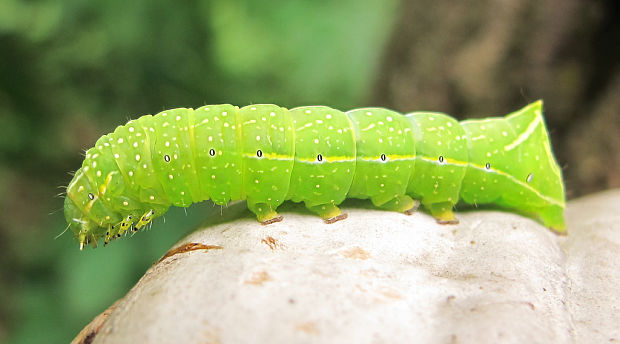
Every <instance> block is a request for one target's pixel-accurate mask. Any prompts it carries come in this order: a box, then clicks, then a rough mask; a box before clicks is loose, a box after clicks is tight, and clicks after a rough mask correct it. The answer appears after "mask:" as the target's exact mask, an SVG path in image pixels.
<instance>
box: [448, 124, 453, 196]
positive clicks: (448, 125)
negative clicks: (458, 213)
mask: <svg viewBox="0 0 620 344" xmlns="http://www.w3.org/2000/svg"><path fill="white" fill-rule="evenodd" d="M447 126H449V127H451V126H452V122H448V124H447ZM450 200H452V199H450Z"/></svg>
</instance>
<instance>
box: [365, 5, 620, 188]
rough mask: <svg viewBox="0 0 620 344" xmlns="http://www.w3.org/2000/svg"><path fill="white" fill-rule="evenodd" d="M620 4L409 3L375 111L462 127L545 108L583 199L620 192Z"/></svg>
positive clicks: (569, 178) (569, 179)
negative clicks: (461, 122) (433, 116)
mask: <svg viewBox="0 0 620 344" xmlns="http://www.w3.org/2000/svg"><path fill="white" fill-rule="evenodd" d="M619 9H620V3H619V2H617V1H615V0H610V1H606V2H605V1H579V0H542V1H541V0H510V1H499V0H497V1H488V0H487V1H485V0H472V1H449V2H445V1H443V2H442V1H403V3H402V5H401V11H400V13H401V18H400V19H399V22H398V23H397V26H396V27H395V29H394V33H393V37H392V38H391V42H389V43H388V47H387V50H386V55H385V56H384V61H383V65H382V67H381V70H380V73H379V77H378V79H377V81H376V84H375V90H374V101H373V104H380V105H382V106H386V107H389V108H393V109H396V110H399V111H412V110H435V111H442V112H446V113H449V114H451V115H455V116H457V117H459V118H461V119H462V118H466V117H467V118H470V117H486V116H495V115H505V114H506V113H507V112H510V111H514V110H516V109H518V108H520V107H521V106H523V105H524V104H526V103H528V102H531V101H533V100H536V99H539V98H541V99H543V100H544V101H545V117H546V121H547V125H548V128H549V130H550V132H551V136H552V142H553V145H554V151H555V153H556V156H557V158H558V160H559V162H560V164H561V165H562V166H563V167H564V174H565V178H566V186H567V194H568V196H569V197H575V196H577V195H580V194H584V193H590V192H593V191H596V190H600V189H605V188H610V187H618V186H620V148H619V147H620V137H619V136H620V135H619V134H620V68H619V64H620V63H619V62H620V20H619V19H620V18H618V17H617V16H616V17H614V15H615V13H618V12H619V11H618V10H619Z"/></svg>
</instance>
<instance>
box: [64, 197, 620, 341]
mask: <svg viewBox="0 0 620 344" xmlns="http://www.w3.org/2000/svg"><path fill="white" fill-rule="evenodd" d="M360 204H362V203H355V204H353V206H351V204H349V207H346V206H345V210H346V212H348V213H349V218H348V219H346V220H344V221H340V222H338V223H335V224H332V225H325V224H323V223H322V222H321V220H320V219H318V218H317V217H315V216H312V215H310V214H309V213H307V212H305V211H303V210H301V209H299V208H296V207H293V208H292V209H291V207H289V210H288V211H285V212H284V215H285V219H284V221H283V222H280V223H277V224H273V225H269V226H260V225H258V224H257V223H256V222H255V220H254V219H252V218H251V217H250V216H249V215H248V214H247V211H246V210H245V208H244V207H243V205H239V206H235V207H232V208H229V210H228V211H227V214H225V218H224V219H222V220H221V221H220V222H221V223H219V224H215V225H209V226H206V227H205V228H204V229H202V230H198V231H196V232H194V233H193V234H191V235H190V236H188V237H187V238H185V239H184V240H182V242H180V243H179V244H178V247H180V249H178V250H172V251H171V252H169V255H168V256H165V257H164V258H162V260H161V261H160V262H158V263H156V264H155V265H154V266H153V267H152V268H151V269H149V271H147V273H146V274H145V275H144V277H143V278H142V279H141V280H140V281H139V282H138V283H137V285H136V286H135V287H134V288H133V289H132V290H131V291H130V292H129V293H128V294H127V295H126V296H125V297H124V298H123V299H122V300H120V301H119V302H118V303H117V304H116V305H115V308H114V309H113V310H111V312H110V313H111V314H110V315H109V317H108V318H107V320H106V321H105V323H104V324H103V326H102V327H101V328H100V329H99V330H95V332H94V333H85V335H89V338H90V339H93V338H94V343H247V342H254V343H293V342H297V343H309V342H312V343H405V342H408V343H410V342H427V343H496V342H503V343H517V342H518V343H571V342H577V343H603V342H610V341H618V340H620V326H619V325H618V324H620V291H619V288H618V285H620V268H619V267H618V265H617V264H618V262H620V259H619V258H620V190H614V191H609V192H606V193H600V194H597V195H594V196H590V197H587V198H583V199H579V200H575V201H572V202H570V204H569V207H568V210H567V212H566V215H567V223H568V231H569V235H568V236H565V237H563V236H557V235H555V234H553V233H551V232H550V231H548V230H547V229H545V228H544V227H542V226H541V225H539V224H538V223H536V222H534V221H533V220H530V219H527V218H524V217H521V216H518V215H514V214H510V213H505V212H500V211H475V212H463V213H459V214H458V216H459V218H460V220H461V223H460V224H459V225H456V226H441V225H438V224H436V223H435V221H434V220H433V219H432V218H431V217H430V216H428V215H426V214H424V213H417V214H414V215H413V216H405V215H401V214H394V213H391V212H384V211H380V210H375V209H369V208H368V207H365V206H363V205H360ZM226 216H227V217H228V219H230V218H233V219H234V218H235V217H240V218H241V219H238V220H228V219H227V218H226ZM188 243H197V244H195V245H186V244H188ZM86 332H88V331H86ZM79 340H80V339H79V338H76V341H79Z"/></svg>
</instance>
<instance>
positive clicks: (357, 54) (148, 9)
mask: <svg viewBox="0 0 620 344" xmlns="http://www.w3.org/2000/svg"><path fill="white" fill-rule="evenodd" d="M617 10H618V4H617V2H616V1H591V2H583V1H577V0H566V1H561V2H558V1H551V0H544V1H542V0H541V1H533V0H514V1H513V2H501V3H500V2H494V1H483V0H478V1H464V2H458V3H456V2H454V3H452V2H450V3H448V2H432V1H399V0H382V1H381V0H341V1H327V0H314V1H294V0H270V1H266V0H257V1H252V0H240V1H229V0H204V1H198V0H194V1H179V2H171V1H161V0H150V1H144V0H141V1H140V0H139V1H119V0H107V1H101V0H96V1H78V0H64V1H60V0H57V1H54V0H31V1H16V0H3V1H0V134H1V135H0V209H1V210H2V217H1V218H0V255H1V256H0V258H2V259H1V260H0V342H2V343H4V342H6V343H66V342H69V341H70V340H71V339H72V338H73V337H74V336H75V335H76V334H77V333H78V332H79V330H80V329H81V328H82V327H84V326H85V325H86V324H87V323H88V322H90V320H91V319H92V318H93V317H94V316H96V315H97V314H99V313H101V312H102V311H103V310H105V309H106V308H107V306H109V305H111V304H112V303H113V302H114V301H115V300H117V299H118V298H120V297H122V296H123V295H124V294H125V293H126V292H127V291H128V290H129V288H131V286H132V285H133V284H134V283H135V282H136V281H137V280H138V278H139V277H140V276H141V275H142V274H143V273H144V272H145V271H146V269H148V267H149V266H150V265H151V264H152V263H153V262H155V261H156V260H157V259H158V258H159V257H160V256H161V255H163V254H164V253H165V252H166V251H167V249H168V248H169V247H170V246H171V245H172V244H174V243H175V242H176V241H178V240H179V239H180V238H182V237H183V236H185V235H186V234H187V233H189V232H190V231H191V230H193V229H195V228H196V227H197V226H198V225H199V224H200V223H201V222H203V221H205V220H206V219H208V218H209V216H219V210H220V209H219V207H213V205H212V204H210V203H208V202H206V203H204V204H200V205H197V206H194V207H191V208H189V209H188V211H187V214H186V213H185V212H184V211H183V210H182V209H174V210H172V211H171V212H170V213H169V214H167V215H166V223H165V224H164V223H162V222H161V221H159V222H157V223H156V224H155V225H154V226H153V229H152V230H151V231H150V232H149V233H139V234H137V235H136V236H135V237H133V238H132V239H129V240H118V241H115V242H114V243H113V244H112V245H110V246H108V247H107V248H105V249H97V250H92V249H87V250H85V251H83V252H80V251H78V249H77V243H76V242H75V241H74V240H73V239H72V238H71V235H70V234H66V235H63V236H60V237H59V238H58V239H56V240H54V237H55V236H56V235H58V234H59V233H61V232H62V230H63V229H64V228H65V224H64V218H63V214H62V201H63V198H62V197H54V196H55V195H56V194H59V193H61V192H62V191H63V190H62V188H59V187H61V186H64V185H67V183H68V182H69V180H70V178H71V176H70V175H69V174H68V172H70V171H73V170H76V169H77V168H78V167H79V166H80V164H81V159H82V155H81V154H82V153H83V152H84V150H85V149H87V148H89V147H91V146H92V145H93V144H94V142H95V140H96V139H97V138H98V137H99V136H101V135H103V134H105V133H108V132H110V131H112V130H113V129H114V128H115V127H116V126H117V125H119V124H123V123H125V122H126V121H127V120H128V119H129V118H136V117H138V116H140V115H142V114H147V113H153V114H154V113H157V112H159V111H161V110H164V109H168V108H173V107H181V106H183V107H199V106H201V105H204V104H214V103H232V104H235V105H240V106H243V105H247V104H251V103H276V104H278V105H281V106H285V107H289V108H290V107H294V106H298V105H314V104H322V105H329V106H333V107H336V108H340V109H343V110H346V109H350V108H355V107H361V106H368V105H374V106H386V107H390V108H393V109H395V110H399V111H408V110H421V109H428V110H436V111H444V112H448V113H451V114H454V115H455V116H456V117H459V118H465V117H482V116H489V115H503V114H506V113H507V112H510V111H513V110H516V109H517V108H519V107H520V106H522V105H525V104H526V103H528V102H530V101H533V100H535V99H538V98H543V99H545V106H546V116H547V117H546V118H547V123H548V126H549V128H550V130H551V134H552V139H553V144H554V149H555V151H556V153H557V156H558V158H559V160H560V163H561V165H562V166H563V167H564V168H565V174H566V178H567V189H568V194H569V196H571V197H574V196H577V195H581V194H584V193H588V192H593V191H597V190H601V189H605V188H610V187H617V186H620V173H619V172H618V171H620V153H619V152H620V150H619V149H618V147H620V141H619V140H620V139H619V138H618V133H619V132H620V119H619V117H618V114H619V112H620V111H619V109H620V101H619V100H618V98H620V97H618V95H619V94H620V77H619V75H620V74H619V68H618V61H620V54H619V47H620V34H619V32H620V31H619V30H618V22H619V18H617V17H616V15H615V14H614V13H616V12H618V11H617ZM614 11H615V12H614ZM145 325H148V324H145Z"/></svg>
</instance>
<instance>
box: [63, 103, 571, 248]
mask: <svg viewBox="0 0 620 344" xmlns="http://www.w3.org/2000/svg"><path fill="white" fill-rule="evenodd" d="M347 197H348V198H362V199H368V198H369V199H370V200H371V201H372V203H373V204H374V205H375V206H377V207H379V208H382V209H386V210H391V211H397V212H405V213H410V212H411V211H413V210H415V209H416V208H417V205H418V204H419V201H421V203H422V205H423V206H424V207H425V208H426V209H427V210H428V211H429V212H430V213H431V215H433V216H434V217H435V218H436V219H437V221H438V222H440V223H458V220H456V218H455V217H454V214H453V212H452V209H453V207H454V205H455V204H456V203H457V202H458V201H459V200H462V201H464V202H466V203H470V204H482V203H494V204H497V205H499V206H502V207H507V208H511V209H515V210H517V211H519V212H523V213H526V214H531V215H532V216H535V217H537V218H539V219H540V220H541V221H542V223H543V224H544V225H545V226H548V227H550V228H551V229H553V230H556V231H564V229H565V224H564V217H563V211H564V207H565V196H564V184H563V181H562V174H561V171H560V168H559V167H558V164H557V162H556V160H555V158H554V156H553V153H552V152H551V148H550V145H549V137H548V133H547V129H546V127H545V123H544V120H543V116H542V101H537V102H534V103H532V104H530V105H528V106H526V107H524V108H523V109H521V110H519V111H516V112H514V113H512V114H510V115H508V116H506V117H498V118H487V119H482V120H467V121H462V122H458V121H456V120H455V119H453V118H451V117H449V116H447V115H444V114H441V113H436V112H412V113H409V114H406V115H401V114H399V113H396V112H394V111H391V110H387V109H383V108H364V109H356V110H352V111H349V112H346V113H345V112H341V111H338V110H335V109H332V108H329V107H326V106H308V107H298V108H295V109H292V110H288V109H285V108H282V107H279V106H276V105H250V106H246V107H243V108H238V107H236V106H232V105H208V106H203V107H201V108H198V109H173V110H168V111H164V112H161V113H159V114H157V115H155V116H151V115H146V116H142V117H140V118H138V119H136V120H132V121H129V122H128V123H127V124H126V125H123V126H119V127H118V128H116V130H115V131H114V132H113V133H111V134H108V135H104V136H102V137H101V138H100V139H99V140H97V142H96V144H95V146H94V147H93V148H91V149H89V150H88V151H87V152H86V157H85V159H84V162H83V164H82V167H81V168H80V169H79V170H77V172H76V173H75V176H74V177H73V180H72V181H71V183H70V184H69V186H68V187H67V197H66V199H65V217H66V219H67V222H68V223H69V227H70V228H71V230H72V232H73V233H74V234H75V236H76V237H77V239H78V240H79V242H80V248H82V247H83V246H84V245H85V244H89V243H91V244H93V246H96V243H97V241H98V239H99V238H102V237H105V243H106V244H107V243H108V242H109V241H110V240H112V239H113V238H116V237H120V236H121V235H123V234H124V233H126V232H128V231H129V230H133V231H136V230H138V229H140V228H143V227H144V226H145V225H146V224H148V223H149V222H150V221H151V220H152V219H153V218H155V217H157V216H160V215H163V214H164V213H165V212H166V211H167V210H168V208H169V207H170V206H171V205H175V206H179V207H187V206H189V205H190V204H192V203H195V202H201V201H204V200H208V199H210V200H212V201H213V202H214V203H216V204H220V205H223V204H227V203H228V202H229V201H231V200H247V204H248V208H249V209H250V210H251V211H252V212H253V213H255V214H256V216H257V218H258V221H260V222H261V223H263V224H268V223H273V222H277V221H280V220H281V219H282V217H281V216H279V215H278V213H277V212H276V209H277V207H278V206H279V205H281V204H282V203H283V202H284V201H285V200H292V201H294V202H304V203H305V205H306V207H307V208H308V209H309V210H310V211H311V212H313V213H316V214H318V215H319V216H321V217H322V218H323V219H324V220H325V222H327V223H331V222H335V221H338V220H341V219H343V218H345V217H346V214H343V213H341V211H340V209H339V208H338V204H340V203H341V202H342V201H343V200H344V199H345V198H347ZM414 199H415V200H414ZM417 200H419V201H417Z"/></svg>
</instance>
